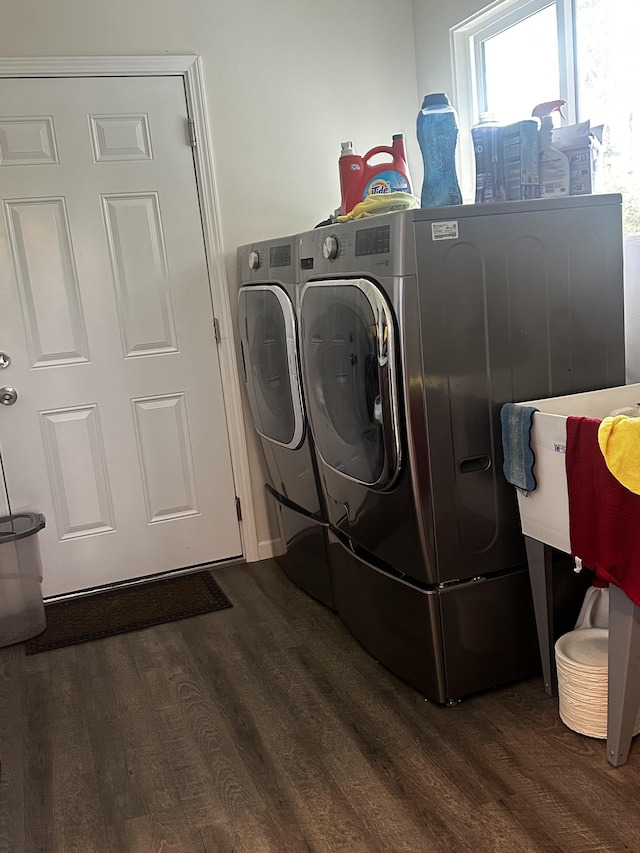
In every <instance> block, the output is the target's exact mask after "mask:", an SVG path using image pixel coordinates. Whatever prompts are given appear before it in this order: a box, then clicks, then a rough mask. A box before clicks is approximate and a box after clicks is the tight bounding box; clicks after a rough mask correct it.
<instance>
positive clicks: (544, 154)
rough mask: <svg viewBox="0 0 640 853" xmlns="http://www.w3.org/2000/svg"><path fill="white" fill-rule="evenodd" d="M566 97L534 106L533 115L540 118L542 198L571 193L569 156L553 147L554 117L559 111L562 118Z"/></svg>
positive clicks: (561, 196) (562, 196)
mask: <svg viewBox="0 0 640 853" xmlns="http://www.w3.org/2000/svg"><path fill="white" fill-rule="evenodd" d="M565 104H566V101H565V100H564V99H558V100H557V101H545V102H544V103H542V104H538V105H537V106H536V107H534V108H533V112H532V113H531V115H532V116H534V117H535V118H537V119H539V120H540V128H539V130H538V143H539V151H540V198H565V197H566V196H568V195H569V183H570V179H571V168H570V165H569V158H568V157H567V155H566V154H564V153H563V152H562V151H558V150H557V149H556V148H554V147H553V117H552V114H553V113H554V112H556V111H557V112H559V113H560V115H561V116H562V118H564V113H563V112H562V107H563V106H564V105H565Z"/></svg>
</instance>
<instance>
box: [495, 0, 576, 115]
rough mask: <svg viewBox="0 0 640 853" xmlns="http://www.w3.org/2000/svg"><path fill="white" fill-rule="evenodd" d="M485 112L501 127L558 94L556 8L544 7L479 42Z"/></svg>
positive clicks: (553, 98) (554, 98) (555, 97)
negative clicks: (480, 46) (495, 118)
mask: <svg viewBox="0 0 640 853" xmlns="http://www.w3.org/2000/svg"><path fill="white" fill-rule="evenodd" d="M482 52H483V60H484V79H485V97H486V111H487V112H490V113H495V115H496V117H497V119H498V120H499V121H501V122H503V123H505V124H510V123H511V122H514V121H520V120H522V119H525V118H530V116H531V111H532V110H533V108H534V107H535V106H537V104H540V103H543V102H544V101H555V100H556V99H558V98H559V97H560V94H559V82H558V81H559V76H560V75H559V63H558V36H557V22H556V7H555V4H554V5H553V6H547V8H546V9H541V10H540V11H539V12H536V13H535V14H533V15H530V16H529V17H528V18H525V19H524V20H522V21H520V22H519V23H517V24H515V25H514V26H511V27H509V28H508V29H506V30H503V31H502V32H500V33H498V34H497V35H494V36H492V37H491V38H487V39H485V40H484V41H483V42H482Z"/></svg>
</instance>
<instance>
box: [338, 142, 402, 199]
mask: <svg viewBox="0 0 640 853" xmlns="http://www.w3.org/2000/svg"><path fill="white" fill-rule="evenodd" d="M377 155H388V156H389V157H390V158H391V160H386V161H385V162H382V163H380V162H378V163H375V164H374V163H372V162H371V161H372V160H373V158H374V157H376V156H377ZM338 170H339V173H340V195H341V207H340V212H341V214H342V215H343V216H345V215H346V214H348V213H350V212H351V211H352V210H353V209H354V208H355V206H356V205H357V204H358V203H360V202H362V201H364V200H365V199H367V198H369V197H376V196H379V195H386V194H389V193H405V194H406V193H408V194H411V192H412V189H411V180H410V178H409V167H408V166H407V154H406V150H405V144H404V134H402V133H396V134H395V135H394V136H393V139H392V143H391V146H390V147H389V146H386V145H379V146H378V147H377V148H372V149H371V151H368V152H367V153H366V154H365V155H364V157H361V156H360V155H359V154H356V152H355V149H354V147H353V143H352V142H343V143H342V146H341V151H340V159H339V160H338Z"/></svg>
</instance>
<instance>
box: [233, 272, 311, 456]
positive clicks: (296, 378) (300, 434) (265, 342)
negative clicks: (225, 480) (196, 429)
mask: <svg viewBox="0 0 640 853" xmlns="http://www.w3.org/2000/svg"><path fill="white" fill-rule="evenodd" d="M238 326H239V329H240V347H241V349H242V361H243V374H244V381H245V383H246V387H247V395H248V398H249V406H250V408H251V414H252V416H253V424H254V426H255V428H256V431H257V432H258V433H259V434H260V435H261V436H263V438H266V439H268V440H269V441H273V442H274V443H276V444H280V445H282V446H283V447H287V448H290V449H291V450H295V449H296V448H298V447H299V446H300V445H301V444H302V441H303V439H304V428H305V418H304V408H303V403H302V391H301V385H300V368H299V359H298V343H297V336H296V316H295V312H294V309H293V304H292V302H291V299H290V298H289V296H288V294H287V293H286V291H285V290H283V289H282V288H281V287H280V286H278V285H276V284H264V285H256V286H254V287H242V288H240V291H239V293H238Z"/></svg>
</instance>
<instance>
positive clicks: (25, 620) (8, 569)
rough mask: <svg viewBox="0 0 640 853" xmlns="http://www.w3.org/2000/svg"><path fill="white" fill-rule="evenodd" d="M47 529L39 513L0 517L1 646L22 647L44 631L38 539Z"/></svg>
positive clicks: (42, 516)
mask: <svg viewBox="0 0 640 853" xmlns="http://www.w3.org/2000/svg"><path fill="white" fill-rule="evenodd" d="M44 526H45V519H44V515H42V514H41V513H38V512H22V513H16V514H15V515H3V516H0V646H10V645H11V644H12V643H21V642H22V641H23V640H28V639H30V638H31V637H35V636H36V634H40V633H41V632H42V631H44V629H45V625H46V620H45V615H44V602H43V600H42V587H41V584H42V562H41V560H40V545H39V543H38V537H37V535H36V534H37V533H38V532H39V531H40V530H42V528H43V527H44Z"/></svg>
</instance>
